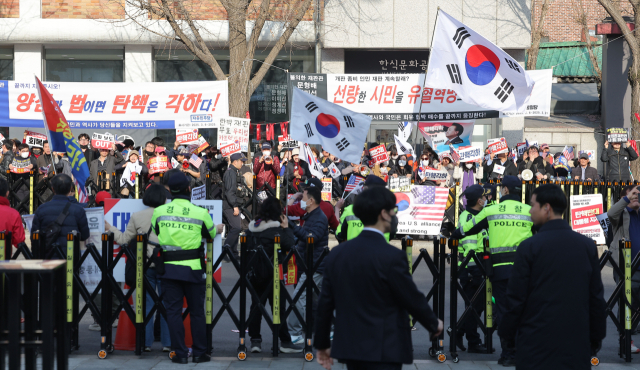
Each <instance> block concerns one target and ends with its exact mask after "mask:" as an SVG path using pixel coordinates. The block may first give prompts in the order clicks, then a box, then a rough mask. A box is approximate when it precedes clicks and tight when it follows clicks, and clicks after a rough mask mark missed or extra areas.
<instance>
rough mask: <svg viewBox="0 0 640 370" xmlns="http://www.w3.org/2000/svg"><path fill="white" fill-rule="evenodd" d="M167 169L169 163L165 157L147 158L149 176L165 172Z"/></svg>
mask: <svg viewBox="0 0 640 370" xmlns="http://www.w3.org/2000/svg"><path fill="white" fill-rule="evenodd" d="M168 169H169V161H168V159H167V156H166V155H161V156H158V157H151V158H149V174H151V175H154V174H156V173H160V172H165V171H167V170H168Z"/></svg>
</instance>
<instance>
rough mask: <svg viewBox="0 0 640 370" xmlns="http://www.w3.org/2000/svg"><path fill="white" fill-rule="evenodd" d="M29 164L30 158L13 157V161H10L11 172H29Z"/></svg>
mask: <svg viewBox="0 0 640 370" xmlns="http://www.w3.org/2000/svg"><path fill="white" fill-rule="evenodd" d="M30 165H31V159H30V158H26V159H25V158H14V159H13V162H11V166H12V167H11V172H12V173H29V171H31V170H30V169H29V166H30Z"/></svg>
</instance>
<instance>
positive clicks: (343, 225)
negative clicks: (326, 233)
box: [336, 175, 398, 243]
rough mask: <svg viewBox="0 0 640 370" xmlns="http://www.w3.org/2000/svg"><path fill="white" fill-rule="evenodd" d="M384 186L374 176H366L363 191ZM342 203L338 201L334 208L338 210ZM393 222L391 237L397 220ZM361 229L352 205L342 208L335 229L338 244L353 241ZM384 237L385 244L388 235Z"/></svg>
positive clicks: (384, 183)
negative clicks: (338, 222) (338, 223)
mask: <svg viewBox="0 0 640 370" xmlns="http://www.w3.org/2000/svg"><path fill="white" fill-rule="evenodd" d="M386 185H387V183H386V182H385V181H384V180H383V179H381V178H379V177H378V176H375V175H369V176H367V179H366V180H365V182H364V188H365V189H366V188H369V187H372V186H386ZM347 197H348V196H347ZM342 203H344V200H340V201H339V202H338V203H337V204H336V207H338V208H339V206H340V205H342ZM394 220H395V225H394V224H392V225H391V231H392V234H393V235H395V231H396V230H397V228H398V219H397V218H394ZM363 228H364V226H362V221H360V219H359V218H358V217H356V216H355V214H354V213H353V204H350V205H348V206H346V207H345V208H344V211H343V212H342V215H341V216H340V225H338V228H337V229H336V239H338V242H340V243H342V242H344V241H347V240H351V239H354V238H355V237H356V236H358V235H360V233H361V232H362V229H363ZM384 237H385V238H386V239H387V242H388V241H389V239H390V234H389V233H386V234H384Z"/></svg>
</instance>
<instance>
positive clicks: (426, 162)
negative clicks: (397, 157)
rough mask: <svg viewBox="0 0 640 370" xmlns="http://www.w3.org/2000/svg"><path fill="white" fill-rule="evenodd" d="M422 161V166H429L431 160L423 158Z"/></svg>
mask: <svg viewBox="0 0 640 370" xmlns="http://www.w3.org/2000/svg"><path fill="white" fill-rule="evenodd" d="M420 163H421V164H422V167H427V166H428V165H429V160H428V159H426V160H424V159H423V160H422V161H421V162H420Z"/></svg>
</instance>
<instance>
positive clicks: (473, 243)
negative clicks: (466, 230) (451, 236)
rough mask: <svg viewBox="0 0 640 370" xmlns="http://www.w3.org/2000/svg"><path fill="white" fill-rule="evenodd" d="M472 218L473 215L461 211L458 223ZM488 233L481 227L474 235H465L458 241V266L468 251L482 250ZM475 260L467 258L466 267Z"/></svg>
mask: <svg viewBox="0 0 640 370" xmlns="http://www.w3.org/2000/svg"><path fill="white" fill-rule="evenodd" d="M472 218H473V215H472V214H471V213H469V212H467V211H464V212H462V214H461V215H460V223H462V222H467V221H469V220H471V219H472ZM488 237H489V234H488V233H487V230H485V229H483V230H482V231H481V232H480V233H478V234H476V235H469V236H465V237H464V238H462V239H460V241H459V243H458V254H459V258H458V266H460V264H461V263H462V259H464V258H466V257H467V255H468V254H469V252H470V251H474V252H475V253H476V254H477V253H483V252H484V239H486V238H488ZM475 265H476V261H475V260H474V259H473V258H472V259H470V260H469V263H468V264H467V267H469V266H475Z"/></svg>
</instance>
